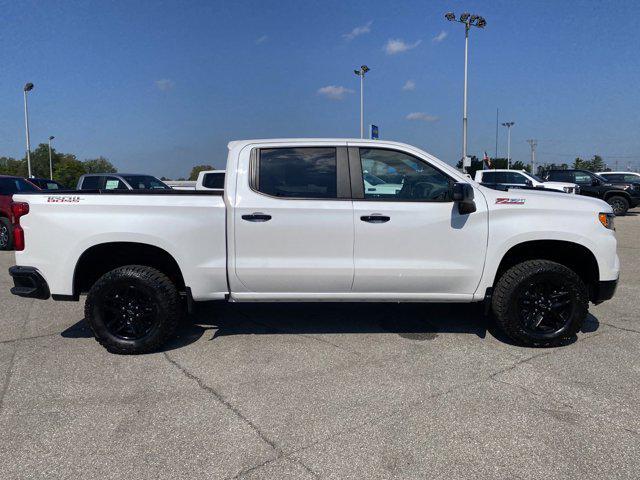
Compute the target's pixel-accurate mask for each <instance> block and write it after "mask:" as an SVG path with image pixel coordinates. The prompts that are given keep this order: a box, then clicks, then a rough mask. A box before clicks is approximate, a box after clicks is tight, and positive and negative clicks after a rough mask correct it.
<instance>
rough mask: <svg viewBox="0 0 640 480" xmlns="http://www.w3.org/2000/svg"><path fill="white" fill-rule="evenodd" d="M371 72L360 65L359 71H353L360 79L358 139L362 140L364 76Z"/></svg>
mask: <svg viewBox="0 0 640 480" xmlns="http://www.w3.org/2000/svg"><path fill="white" fill-rule="evenodd" d="M369 70H371V69H370V68H369V67H367V66H366V65H361V66H360V69H359V70H354V71H353V73H355V74H356V75H357V76H359V77H360V138H364V74H365V73H367V72H368V71H369Z"/></svg>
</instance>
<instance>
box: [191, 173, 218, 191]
mask: <svg viewBox="0 0 640 480" xmlns="http://www.w3.org/2000/svg"><path fill="white" fill-rule="evenodd" d="M196 190H218V191H222V190H224V170H205V171H202V172H200V173H199V174H198V180H196Z"/></svg>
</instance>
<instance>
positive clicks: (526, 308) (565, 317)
mask: <svg viewBox="0 0 640 480" xmlns="http://www.w3.org/2000/svg"><path fill="white" fill-rule="evenodd" d="M517 304H518V307H519V315H520V318H521V321H522V325H523V327H524V328H525V329H526V330H528V331H529V332H531V333H532V334H534V335H538V334H543V335H552V334H554V333H555V332H559V331H561V330H562V329H564V328H565V327H566V326H567V325H568V323H569V321H570V318H571V311H572V309H573V305H574V299H573V297H572V295H571V293H570V292H569V291H567V290H566V289H565V288H564V286H562V281H560V280H555V279H553V280H551V279H549V278H545V277H539V278H536V279H533V280H531V281H529V282H528V283H527V284H525V286H524V287H523V289H522V291H521V292H520V295H519V298H518V300H517Z"/></svg>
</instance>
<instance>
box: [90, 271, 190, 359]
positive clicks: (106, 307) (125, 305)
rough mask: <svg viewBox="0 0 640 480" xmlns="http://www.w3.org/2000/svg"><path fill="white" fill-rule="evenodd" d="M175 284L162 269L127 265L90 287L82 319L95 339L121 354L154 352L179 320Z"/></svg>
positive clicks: (177, 296)
mask: <svg viewBox="0 0 640 480" xmlns="http://www.w3.org/2000/svg"><path fill="white" fill-rule="evenodd" d="M180 311H181V309H180V298H179V294H178V291H177V289H176V286H175V285H174V284H173V282H172V281H171V280H170V279H169V278H168V277H167V276H166V275H165V274H163V273H162V272H160V271H158V270H156V269H155V268H151V267H146V266H141V265H127V266H124V267H120V268H116V269H115V270H112V271H110V272H108V273H106V274H105V275H103V276H102V277H101V278H100V279H99V280H98V281H97V282H96V283H95V284H94V285H93V287H92V288H91V290H90V291H89V295H88V296H87V301H86V303H85V319H86V320H87V322H88V323H89V325H90V326H91V329H92V330H93V333H94V335H95V338H96V340H97V341H98V342H99V343H100V344H101V345H102V346H103V347H104V348H106V349H107V350H108V351H109V352H111V353H117V354H122V355H128V354H129V355H130V354H140V353H149V352H153V351H157V350H158V349H159V348H160V347H162V345H164V343H165V342H166V341H167V340H168V339H169V338H170V337H171V336H172V335H173V333H174V332H175V329H176V326H177V324H178V322H179V319H180Z"/></svg>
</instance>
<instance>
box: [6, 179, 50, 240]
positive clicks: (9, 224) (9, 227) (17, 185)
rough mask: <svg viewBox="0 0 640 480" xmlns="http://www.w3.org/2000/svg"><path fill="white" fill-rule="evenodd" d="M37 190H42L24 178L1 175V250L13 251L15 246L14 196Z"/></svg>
mask: <svg viewBox="0 0 640 480" xmlns="http://www.w3.org/2000/svg"><path fill="white" fill-rule="evenodd" d="M37 190H40V189H39V188H38V187H36V186H35V185H34V184H33V183H31V182H29V181H28V180H26V179H24V178H21V177H7V176H4V175H0V250H13V246H14V217H15V214H14V208H15V207H14V203H13V194H14V193H20V192H35V191H37ZM19 205H22V204H19Z"/></svg>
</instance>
